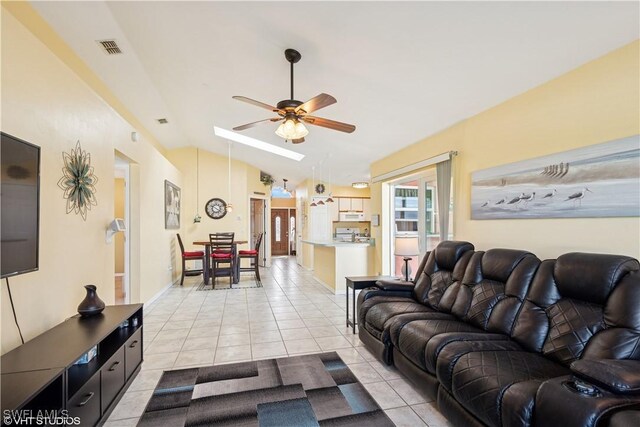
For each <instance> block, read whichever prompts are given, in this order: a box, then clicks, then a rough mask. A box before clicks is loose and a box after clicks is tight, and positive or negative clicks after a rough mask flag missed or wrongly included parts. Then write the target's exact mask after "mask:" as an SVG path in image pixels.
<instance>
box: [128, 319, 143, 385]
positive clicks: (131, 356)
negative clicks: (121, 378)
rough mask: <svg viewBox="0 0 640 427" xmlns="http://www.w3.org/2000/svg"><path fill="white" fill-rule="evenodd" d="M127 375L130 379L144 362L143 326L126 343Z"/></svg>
mask: <svg viewBox="0 0 640 427" xmlns="http://www.w3.org/2000/svg"><path fill="white" fill-rule="evenodd" d="M124 350H125V368H126V369H125V371H126V373H125V375H126V379H127V380H128V379H129V378H131V375H132V374H133V372H134V371H135V370H136V368H137V367H138V365H139V364H140V362H142V328H139V329H138V330H137V331H136V332H135V333H134V334H133V335H132V336H131V338H129V339H128V340H127V342H126V344H125V345H124Z"/></svg>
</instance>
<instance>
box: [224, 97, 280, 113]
mask: <svg viewBox="0 0 640 427" xmlns="http://www.w3.org/2000/svg"><path fill="white" fill-rule="evenodd" d="M232 98H233V99H237V100H238V101H242V102H246V103H248V104H251V105H255V106H256V107H261V108H264V109H265V110H270V111H273V112H274V113H277V112H278V111H280V110H278V109H277V108H276V107H274V106H273V105H269V104H265V103H264V102H260V101H256V100H255V99H251V98H247V97H246V96H232Z"/></svg>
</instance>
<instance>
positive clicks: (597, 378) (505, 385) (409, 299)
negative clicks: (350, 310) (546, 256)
mask: <svg viewBox="0 0 640 427" xmlns="http://www.w3.org/2000/svg"><path fill="white" fill-rule="evenodd" d="M639 270H640V264H639V263H638V261H637V260H636V259H633V258H630V257H625V256H617V255H600V254H588V253H569V254H565V255H562V256H560V257H558V259H556V260H546V261H540V260H539V259H538V258H537V257H536V256H535V255H533V254H531V253H529V252H526V251H518V250H511V249H491V250H488V251H486V252H479V251H478V252H476V251H474V247H473V245H472V244H470V243H468V242H453V241H448V242H442V243H441V244H440V245H438V247H437V248H436V249H435V250H434V251H432V252H431V253H429V254H428V255H427V256H426V257H425V259H423V260H422V262H421V264H420V267H419V269H418V271H417V274H416V279H415V280H414V281H413V282H403V281H381V282H378V283H377V287H375V288H370V289H366V290H364V291H362V292H361V293H360V295H359V297H358V320H359V326H360V328H359V336H360V339H361V340H362V341H363V342H364V343H365V345H366V346H367V347H368V348H369V349H370V350H372V352H373V353H374V354H376V355H377V356H378V357H379V358H380V359H381V360H382V361H384V362H385V363H387V364H393V365H395V366H396V367H397V368H398V369H399V370H400V371H402V372H403V373H404V374H405V375H406V376H407V377H408V378H409V379H410V380H412V381H413V382H414V383H415V384H416V385H417V386H418V387H420V388H422V389H423V390H425V391H426V393H427V394H429V395H430V396H431V397H433V398H434V399H436V400H437V403H438V407H439V409H440V411H441V412H442V413H444V414H445V416H446V417H447V418H448V419H449V420H450V421H451V422H452V423H453V424H454V425H456V426H555V425H558V426H562V427H572V426H576V427H577V426H581V427H582V426H620V425H624V423H625V422H626V420H634V419H635V420H637V419H638V411H637V409H639V408H640V271H639Z"/></svg>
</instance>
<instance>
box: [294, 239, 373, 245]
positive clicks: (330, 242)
mask: <svg viewBox="0 0 640 427" xmlns="http://www.w3.org/2000/svg"><path fill="white" fill-rule="evenodd" d="M302 243H307V244H309V245H315V246H325V247H336V246H362V247H368V246H375V241H374V240H373V239H370V240H367V241H366V242H344V241H340V240H325V241H312V240H303V241H302Z"/></svg>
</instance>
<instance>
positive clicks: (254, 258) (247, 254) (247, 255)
mask: <svg viewBox="0 0 640 427" xmlns="http://www.w3.org/2000/svg"><path fill="white" fill-rule="evenodd" d="M263 235H264V233H260V234H259V235H258V239H257V240H256V246H255V249H250V250H246V251H239V252H238V258H240V259H239V261H238V262H240V263H241V264H240V272H241V273H242V272H246V271H250V272H253V273H254V274H255V276H256V283H258V284H262V281H261V280H260V270H259V268H258V267H259V262H258V258H259V257H260V245H261V244H262V236H263ZM243 259H250V260H251V266H250V267H242V260H243Z"/></svg>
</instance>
